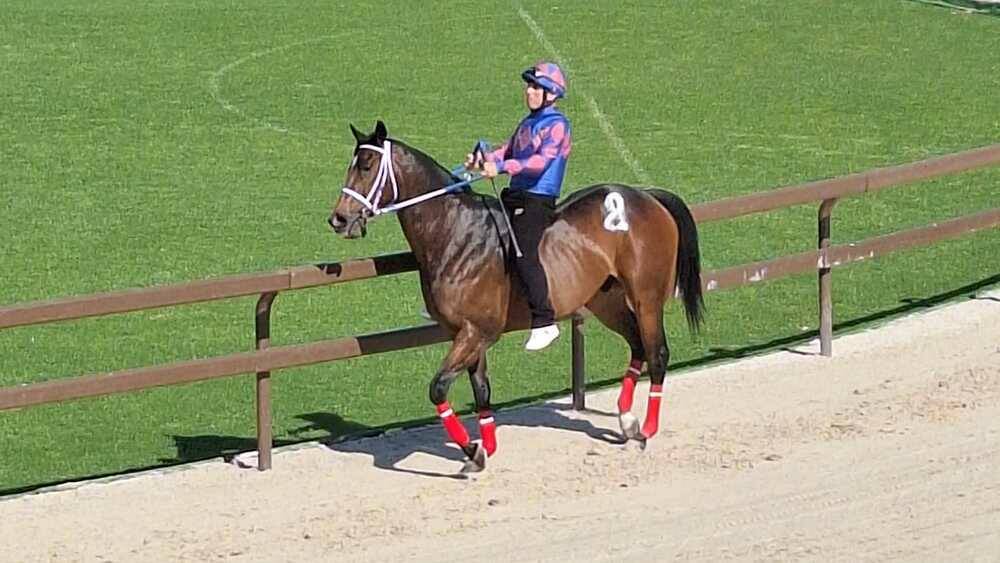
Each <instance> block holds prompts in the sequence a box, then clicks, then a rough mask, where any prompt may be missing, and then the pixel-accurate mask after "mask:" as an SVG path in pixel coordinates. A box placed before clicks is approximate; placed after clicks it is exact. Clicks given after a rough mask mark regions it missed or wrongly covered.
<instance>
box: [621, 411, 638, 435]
mask: <svg viewBox="0 0 1000 563" xmlns="http://www.w3.org/2000/svg"><path fill="white" fill-rule="evenodd" d="M618 424H619V425H621V427H622V435H623V436H625V439H626V440H638V439H639V438H640V437H641V436H642V434H641V433H640V432H639V419H637V418H636V417H635V415H633V414H632V413H631V412H623V413H621V414H619V415H618Z"/></svg>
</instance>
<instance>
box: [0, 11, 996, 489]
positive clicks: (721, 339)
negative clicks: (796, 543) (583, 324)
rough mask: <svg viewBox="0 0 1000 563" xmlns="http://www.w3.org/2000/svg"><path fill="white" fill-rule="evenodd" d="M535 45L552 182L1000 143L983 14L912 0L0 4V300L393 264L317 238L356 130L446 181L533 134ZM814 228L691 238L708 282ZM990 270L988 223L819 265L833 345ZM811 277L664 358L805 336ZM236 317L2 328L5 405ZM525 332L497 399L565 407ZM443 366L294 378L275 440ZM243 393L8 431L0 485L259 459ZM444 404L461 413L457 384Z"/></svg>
mask: <svg viewBox="0 0 1000 563" xmlns="http://www.w3.org/2000/svg"><path fill="white" fill-rule="evenodd" d="M519 10H520V12H519ZM526 18H530V21H533V22H535V24H536V27H535V28H534V29H533V28H532V26H530V25H528V23H527V20H526ZM546 43H547V44H548V45H549V46H546ZM550 48H554V49H555V50H556V51H558V53H559V54H560V55H561V56H562V57H563V59H564V61H565V62H566V63H567V65H568V67H569V80H570V95H569V98H568V99H567V100H566V102H565V104H564V106H563V107H564V109H565V110H566V112H567V114H568V115H569V116H570V118H571V119H572V121H573V125H574V151H573V156H572V159H571V164H570V170H569V178H568V181H567V186H568V189H576V188H579V187H582V186H585V185H588V184H591V183H596V182H600V181H620V182H630V183H638V182H640V180H641V176H642V174H643V173H644V174H646V175H648V177H649V178H651V179H652V180H653V182H654V183H656V184H658V185H660V186H663V187H667V188H668V189H671V190H673V191H675V192H677V193H679V194H681V195H682V196H683V197H684V198H685V199H686V200H687V201H688V202H689V203H698V202H704V201H711V200H715V199H719V198H723V197H727V196H732V195H738V194H746V193H751V192H754V191H759V190H765V189H771V188H774V187H779V186H782V185H786V184H792V183H797V182H801V181H807V180H813V179H819V178H826V177H832V176H839V175H843V174H847V173H851V172H858V171H862V170H866V169H869V168H873V167H877V166H884V165H889V164H897V163H903V162H909V161H913V160H918V159H922V158H926V157H929V156H934V155H940V154H946V153H949V152H954V151H958V150H963V149H968V148H972V147H977V146H981V145H986V144H991V143H996V142H998V141H1000V96H997V95H996V93H997V92H998V91H1000V61H998V59H997V58H996V57H995V56H993V54H994V53H996V52H998V51H1000V18H995V17H985V16H969V15H956V14H953V13H951V12H950V11H949V10H946V9H940V8H935V7H931V6H928V5H925V4H920V3H915V2H907V1H902V0H869V1H865V2H828V1H824V0H800V1H797V2H786V1H770V0H754V1H744V2H727V3H715V2H697V1H693V0H683V1H682V0H677V1H671V2H626V3H619V2H596V3H595V2H588V3H583V2H548V3H540V4H536V3H524V4H523V5H519V4H517V3H513V4H512V3H510V2H489V1H486V2H482V1H477V2H467V1H461V2H449V3H429V2H422V3H402V2H385V3H363V2H361V3H354V2H336V3H314V2H304V1H296V2H262V1H258V0H241V1H239V2H237V1H233V0H230V1H208V0H170V1H166V0H165V1H160V2H150V3H135V2H125V1H122V0H88V1H86V2H83V1H80V0H63V1H61V2H57V3H52V4H51V5H49V4H47V3H42V2H36V1H28V0H8V1H7V2H6V3H5V8H4V9H3V10H0V61H2V63H0V102H2V108H3V113H2V117H0V200H2V205H3V207H2V208H3V210H4V213H3V221H2V222H0V241H2V243H3V244H2V256H3V262H2V265H3V267H2V268H0V304H12V303H19V302H24V301H29V300H36V299H47V298H54V297H59V296H66V295H76V294H83V293H90V292H99V291H108V290H113V289H122V288H130V287H143V286H150V285H156V284H163V283H171V282H181V281H187V280H196V279H202V278H207V277H212V276H219V275H226V274H235V273H246V272H259V271H270V270H275V269H278V268H281V267H284V266H291V265H299V264H306V263H311V262H317V261H329V260H342V259H347V258H352V257H363V256H371V255H374V254H380V253H384V252H390V251H399V250H403V249H405V241H404V240H403V238H402V236H401V233H400V229H399V226H398V224H397V223H396V221H395V219H392V218H389V219H387V220H385V221H383V222H379V223H376V224H374V225H372V229H371V232H370V233H369V236H368V238H367V239H364V240H363V241H345V240H341V239H338V238H335V237H334V236H332V234H331V233H330V232H329V229H328V227H327V226H326V225H325V219H326V216H327V214H328V213H329V209H330V205H331V203H332V202H333V201H334V200H335V198H336V196H337V195H338V190H339V185H340V183H341V181H342V179H343V175H344V172H345V170H346V167H347V164H348V162H349V159H350V151H351V149H352V147H353V138H352V137H351V135H350V133H349V131H348V124H349V123H352V122H353V123H355V124H357V125H358V126H359V127H360V128H362V129H365V130H368V129H370V128H371V126H372V124H373V123H374V121H375V120H376V119H379V118H381V119H383V120H385V122H386V123H387V125H388V127H389V131H390V133H391V134H392V135H394V136H396V137H399V138H401V139H403V140H405V141H407V142H409V143H410V144H412V145H415V146H417V147H419V148H421V149H423V150H425V151H427V152H428V153H430V154H432V155H434V156H435V157H437V158H438V159H439V160H440V161H442V162H443V163H445V164H453V163H457V162H458V161H460V160H461V158H462V156H463V155H464V153H465V151H466V150H467V149H468V147H469V146H470V144H471V143H472V142H473V141H474V140H475V139H476V138H479V137H486V138H489V139H492V140H500V139H501V138H502V137H503V136H504V135H506V134H508V133H509V131H510V130H511V129H512V128H513V126H514V124H515V123H516V121H517V120H518V119H519V118H520V116H521V115H522V106H521V101H520V96H521V93H520V83H519V74H520V71H521V70H522V69H523V68H525V67H527V66H528V65H529V64H531V63H532V62H533V61H535V60H536V59H539V58H543V57H546V58H551V57H552V56H553V54H552V52H550V50H549V49H550ZM602 120H603V121H604V123H602ZM608 124H610V126H611V127H612V128H613V130H614V132H615V135H617V136H618V137H619V138H620V140H621V142H622V143H623V144H624V146H625V147H627V149H628V151H629V152H630V153H631V154H632V156H633V157H634V159H635V161H636V162H637V163H639V166H641V170H642V172H640V173H638V174H637V173H636V172H635V170H634V169H633V168H632V167H630V166H629V165H628V164H627V163H626V159H625V158H623V156H622V154H621V152H620V150H619V148H618V147H617V146H616V143H615V142H614V140H613V138H612V137H611V136H609V135H608V134H606V133H605V131H604V128H602V126H606V125H608ZM998 182H1000V169H991V170H986V171H980V172H974V173H968V174H963V175H958V176H952V177H947V178H944V179H940V180H936V181H934V182H928V183H926V184H924V185H919V186H912V187H905V188H899V189H896V190H891V191H889V192H885V193H882V194H878V195H875V196H870V197H865V198H857V199H852V200H848V201H844V202H842V203H841V204H840V205H839V206H838V207H837V209H836V212H835V220H834V238H835V242H847V241H851V240H855V239H860V238H864V237H867V236H872V235H876V234H880V233H886V232H891V231H894V230H898V229H900V228H905V227H909V226H919V225H923V224H926V223H929V222H932V221H935V220H940V219H947V218H950V217H953V216H956V215H960V214H965V213H969V212H973V211H977V210H981V209H984V208H987V207H994V206H996V205H997V204H998V202H1000V197H998V194H1000V189H998V187H997V186H998ZM480 189H484V188H480ZM815 213H816V211H815V208H814V207H812V206H809V207H801V208H796V209H792V210H786V211H782V212H777V213H771V214H767V215H760V216H754V217H749V218H744V219H739V220H734V221H727V222H722V223H712V224H708V225H706V226H705V227H704V228H703V230H702V233H701V236H702V253H703V257H704V267H705V268H707V269H713V268H718V267H723V266H727V265H731V264H736V263H740V262H745V261H750V260H757V259H763V258H768V257H772V256H776V255H779V254H785V253H788V252H793V251H799V250H804V249H807V248H810V247H812V246H813V245H814V244H815V241H814V238H815ZM998 254H1000V232H997V231H996V230H994V231H991V232H986V233H981V234H977V235H974V236H971V237H968V238H964V239H961V240H959V241H956V242H949V243H944V244H940V245H936V246H933V247H929V248H925V249H920V250H914V251H908V252H905V253H901V254H898V255H893V256H891V257H888V258H885V259H882V260H879V261H875V262H872V263H864V264H861V265H858V266H853V267H850V268H846V269H843V270H837V271H836V273H835V281H834V284H835V296H834V299H835V304H836V315H837V322H838V324H839V327H840V328H841V329H842V330H850V329H853V328H856V327H859V326H867V325H868V324H870V323H873V322H877V321H879V320H880V319H884V318H886V317H888V316H892V315H895V314H900V313H905V312H907V311H909V310H912V309H913V308H914V307H917V306H920V305H921V304H926V303H928V302H937V301H940V300H944V299H949V298H954V297H958V296H961V295H964V294H966V293H968V292H970V291H972V290H974V289H975V288H977V287H983V286H986V285H990V284H995V283H997V281H998V280H1000V278H998V274H1000V271H998V269H997V266H996V264H997V258H996V257H997V255H998ZM814 286H815V279H814V276H812V275H804V276H799V277H795V278H791V279H786V280H782V281H778V282H774V283H769V284H765V285H761V286H756V287H750V288H744V289H739V290H734V291H728V292H721V293H712V294H710V295H709V296H708V298H707V305H708V323H707V326H706V327H705V330H704V331H703V333H702V334H701V336H698V337H692V336H690V335H688V334H687V333H686V330H685V329H684V327H683V322H682V320H681V315H680V314H679V311H678V309H677V307H676V306H672V307H671V308H670V310H669V311H668V313H667V324H668V327H669V331H670V336H671V342H672V351H673V363H674V365H675V366H676V367H680V368H683V367H684V366H692V365H702V364H705V363H708V362H712V361H717V360H723V359H726V358H731V357H735V356H739V355H742V354H748V353H752V352H756V351H759V350H764V349H768V348H771V347H774V346H777V345H780V344H782V343H785V342H790V341H795V340H797V339H801V338H805V337H809V336H810V335H811V334H812V331H813V330H814V328H815V326H816V319H815V317H816V304H815V300H816V297H815V288H814ZM912 300H917V303H914V302H913V301H912ZM921 300H924V301H923V302H921ZM253 303H254V300H253V299H239V300H233V301H228V302H217V303H210V304H204V305H195V306H187V307H177V308H171V309H162V310H156V311H151V312H147V313H135V314H128V315H120V316H114V317H108V318H101V319H91V320H84V321H78V322H71V323H58V324H53V325H48V326H39V327H30V328H21V329H13V330H6V331H3V332H0V386H7V385H15V384H19V383H27V382H33V381H41V380H45V379H51V378H57V377H64V376H69V375H75V374H80V373H90V372H97V371H105V370H114V369H122V368H127V367H135V366H142V365H150V364H155V363H163V362H168V361H173V360H180V359H189V358H197V357H207V356H212V355H219V354H224V353H228V352H233V351H242V350H248V349H250V348H251V347H252V343H253V337H252V310H253ZM420 307H421V303H420V297H419V290H418V288H417V282H416V278H415V276H414V275H412V274H408V275H402V276H396V277H390V278H384V279H379V280H374V281H371V282H363V283H356V284H348V285H345V286H341V287H332V288H324V289H314V290H307V291H302V292H297V293H290V294H286V295H282V296H280V297H279V298H278V300H277V304H276V314H275V318H274V327H275V328H274V333H273V339H272V340H273V342H274V343H275V344H288V343H297V342H307V341H311V340H315V339H320V338H333V337H338V336H345V335H350V334H359V333H364V332H373V331H379V330H384V329H388V328H393V327H398V326H408V325H413V324H418V323H420V322H421V319H419V318H418V317H417V316H416V313H417V311H418V310H419V309H420ZM588 326H589V328H588V344H587V346H588V348H587V369H588V377H589V379H590V381H592V382H594V383H602V382H603V383H608V382H610V381H611V380H614V379H617V377H618V375H619V373H620V372H621V371H622V369H623V367H624V365H625V362H626V359H627V352H626V350H625V347H624V345H623V344H622V343H621V342H620V340H618V338H617V337H616V336H613V335H611V334H610V333H608V332H607V331H605V330H604V329H602V328H599V327H598V326H597V325H596V324H594V325H588ZM520 343H521V337H520V336H519V335H516V336H513V337H508V338H506V339H505V340H503V341H502V342H501V343H500V344H498V345H497V346H496V347H495V348H494V351H493V352H492V354H491V367H492V374H493V389H494V398H495V402H496V403H498V404H511V403H516V402H523V401H532V400H538V399H539V398H540V397H545V396H551V395H553V394H559V393H563V392H565V390H566V389H567V387H568V384H569V378H568V373H569V361H568V358H569V339H568V338H563V339H562V340H561V342H560V343H559V344H558V345H557V346H555V347H553V349H552V350H551V351H546V352H544V353H542V354H539V355H536V356H532V357H530V358H529V357H525V356H524V355H523V353H522V352H521V351H520ZM444 350H445V347H443V346H434V347H429V348H425V349H419V350H415V351H406V352H398V353H390V354H385V355H381V356H375V357H369V358H363V359H358V360H353V361H344V362H338V363H333V364H326V365H320V366H313V367H310V368H308V369H297V370H289V371H286V372H281V373H280V374H279V375H278V376H277V378H276V385H275V430H276V435H277V438H278V440H279V441H280V442H281V443H286V442H289V441H298V440H305V439H312V438H321V437H328V436H340V435H343V434H346V433H352V432H358V431H362V430H365V429H368V428H377V427H383V426H386V425H399V424H407V423H412V422H414V421H418V420H426V419H428V418H429V417H430V415H432V414H433V408H432V407H431V406H430V405H429V403H428V402H427V398H426V396H427V383H428V381H429V378H430V377H431V375H432V374H433V373H434V371H435V369H436V367H437V365H438V363H439V362H440V359H441V358H442V356H443V354H444ZM251 382H252V376H244V377H236V378H231V379H227V380H221V381H214V382H206V383H200V384H194V385H189V386H182V387H173V388H166V389H156V390H151V391H147V392H142V393H135V394H129V395H121V396H114V397H109V398H103V399H94V400H82V401H76V402H70V403H66V404H60V405H51V406H45V407H40V408H35V409H28V410H25V411H17V412H2V413H0V452H2V453H3V455H4V457H5V461H4V463H2V464H0V493H4V492H7V493H9V492H12V491H15V490H22V489H25V488H31V487H36V486H39V485H42V484H46V483H52V482H58V481H62V480H67V479H78V478H84V477H88V476H94V475H101V474H108V473H116V472H122V471H129V470H135V469H139V468H144V467H150V466H158V465H162V464H170V463H176V462H178V461H186V460H192V459H202V458H206V457H213V456H218V455H219V454H220V453H222V452H229V451H234V450H239V449H249V448H252V447H253V435H254V418H253V385H252V383H251ZM452 397H453V401H452V402H453V403H454V404H457V405H468V404H470V401H471V393H470V391H469V389H468V385H467V384H464V383H462V382H459V384H458V385H456V386H455V387H454V390H453V393H452ZM502 420H503V419H502V415H501V417H500V423H501V424H502Z"/></svg>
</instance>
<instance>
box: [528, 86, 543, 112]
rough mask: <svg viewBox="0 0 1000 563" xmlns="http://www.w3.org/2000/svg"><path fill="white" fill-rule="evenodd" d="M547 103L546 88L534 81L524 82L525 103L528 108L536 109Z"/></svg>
mask: <svg viewBox="0 0 1000 563" xmlns="http://www.w3.org/2000/svg"><path fill="white" fill-rule="evenodd" d="M544 103H545V90H542V87H541V86H539V85H538V84H535V83H534V82H525V83H524V104H525V105H526V106H528V109H529V110H531V111H535V110H536V109H538V108H540V107H542V104H544Z"/></svg>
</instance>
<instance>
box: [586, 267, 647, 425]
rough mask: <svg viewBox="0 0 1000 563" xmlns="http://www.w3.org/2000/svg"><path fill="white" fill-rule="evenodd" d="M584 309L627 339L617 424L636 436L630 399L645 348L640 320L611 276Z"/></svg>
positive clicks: (634, 419) (620, 287) (635, 422)
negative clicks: (626, 367)
mask: <svg viewBox="0 0 1000 563" xmlns="http://www.w3.org/2000/svg"><path fill="white" fill-rule="evenodd" d="M587 309H588V310H589V311H590V312H592V313H593V314H594V316H595V317H597V319H598V320H599V321H601V323H602V324H603V325H604V326H606V327H608V328H609V329H611V330H613V331H615V332H617V333H618V334H620V335H621V336H622V338H624V339H625V341H626V342H627V343H628V346H629V349H630V351H631V360H630V361H629V366H628V369H626V370H625V374H624V375H623V376H622V387H621V390H620V391H619V393H618V424H619V425H621V429H622V434H623V435H624V436H625V438H627V439H638V438H640V434H639V421H638V420H637V419H636V418H635V415H633V414H632V399H633V397H634V395H635V384H636V381H638V379H639V374H640V373H641V371H642V362H643V359H644V357H645V354H646V352H645V348H643V345H642V337H641V336H640V335H639V323H638V320H637V319H636V316H635V313H634V312H633V311H632V309H631V308H629V305H628V301H627V300H626V299H625V290H624V288H623V287H622V285H621V284H620V283H618V282H617V281H614V280H612V281H611V283H608V284H606V285H605V287H604V288H602V290H601V291H599V292H597V294H596V295H595V296H594V297H593V298H591V300H590V302H588V303H587Z"/></svg>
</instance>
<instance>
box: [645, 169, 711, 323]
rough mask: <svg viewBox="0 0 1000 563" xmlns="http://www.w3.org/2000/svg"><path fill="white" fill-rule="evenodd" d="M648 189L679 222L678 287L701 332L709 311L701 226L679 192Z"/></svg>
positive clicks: (690, 315) (688, 316) (693, 320)
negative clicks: (703, 291) (704, 287)
mask: <svg viewBox="0 0 1000 563" xmlns="http://www.w3.org/2000/svg"><path fill="white" fill-rule="evenodd" d="M646 193H648V194H649V195H651V196H653V197H655V198H656V200H657V201H659V202H660V204H661V205H663V207H666V208H667V211H669V212H670V215H671V216H672V217H673V218H674V222H676V223H677V230H678V231H679V232H680V241H679V242H678V245H677V246H678V249H677V289H678V290H680V293H681V298H682V299H683V300H684V313H685V314H686V315H687V321H688V326H689V327H691V330H692V331H695V332H697V331H698V328H699V327H700V325H701V322H702V319H703V317H704V312H705V301H704V299H703V298H702V294H701V252H700V251H699V250H698V226H697V225H696V224H695V222H694V217H692V216H691V210H690V209H688V206H687V204H685V203H684V201H683V200H682V199H681V198H679V197H677V196H676V195H674V194H672V193H670V192H668V191H666V190H660V189H655V188H651V189H647V190H646Z"/></svg>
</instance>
